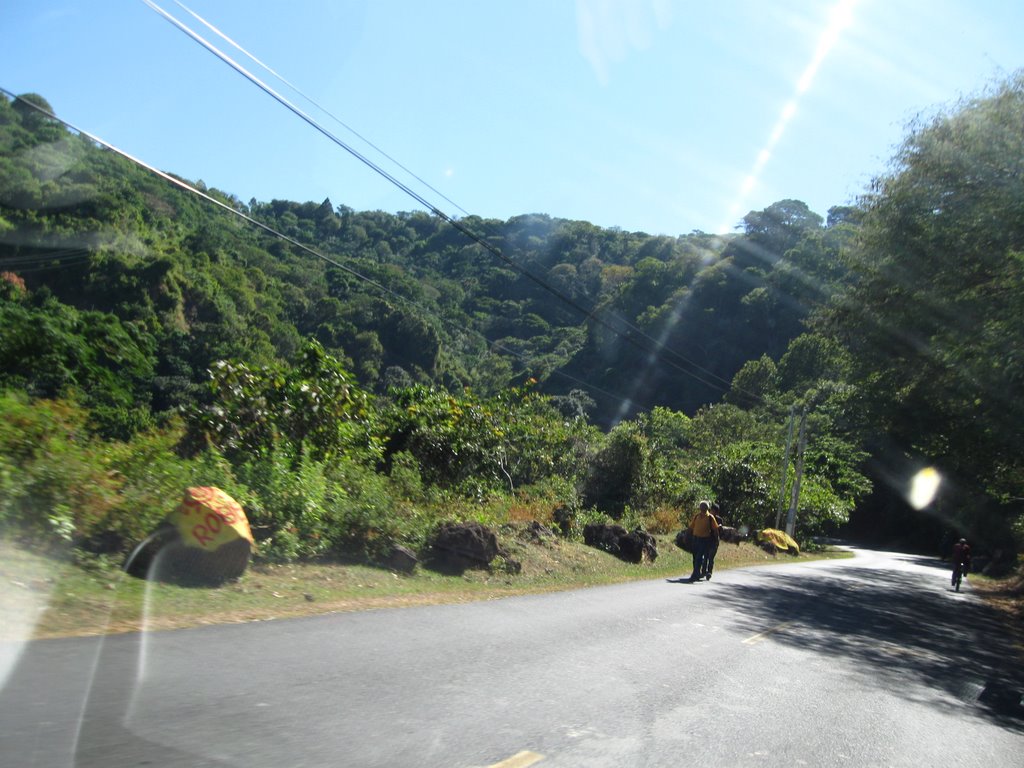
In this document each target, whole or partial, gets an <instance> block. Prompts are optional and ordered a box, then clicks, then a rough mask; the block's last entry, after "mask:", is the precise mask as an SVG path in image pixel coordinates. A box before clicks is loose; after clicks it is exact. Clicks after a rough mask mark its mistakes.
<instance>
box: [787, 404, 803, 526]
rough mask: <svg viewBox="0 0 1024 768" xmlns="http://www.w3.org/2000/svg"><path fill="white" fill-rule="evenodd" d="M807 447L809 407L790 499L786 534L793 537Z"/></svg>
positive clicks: (798, 445)
mask: <svg viewBox="0 0 1024 768" xmlns="http://www.w3.org/2000/svg"><path fill="white" fill-rule="evenodd" d="M806 447H807V407H806V406H805V407H804V409H803V412H802V413H801V414H800V438H799V439H798V440H797V446H796V474H795V475H794V477H793V491H792V493H791V494H790V497H789V514H788V515H787V516H786V533H787V534H789V535H790V536H792V535H793V530H794V528H795V527H796V505H797V502H798V501H800V479H801V478H802V477H803V474H804V448H806Z"/></svg>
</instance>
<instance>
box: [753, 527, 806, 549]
mask: <svg viewBox="0 0 1024 768" xmlns="http://www.w3.org/2000/svg"><path fill="white" fill-rule="evenodd" d="M757 538H758V541H770V542H771V543H772V544H774V545H775V548H776V549H778V550H780V551H782V552H790V553H791V554H794V555H799V554H800V545H799V544H797V543H796V542H795V541H793V537H791V536H790V535H789V534H787V533H786V532H785V531H780V530H778V529H776V528H765V529H764V530H763V531H761V532H760V533H759V534H758V535H757Z"/></svg>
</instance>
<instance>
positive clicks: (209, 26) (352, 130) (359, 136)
mask: <svg viewBox="0 0 1024 768" xmlns="http://www.w3.org/2000/svg"><path fill="white" fill-rule="evenodd" d="M174 2H175V4H176V5H178V6H179V7H180V8H182V9H183V10H184V11H185V12H186V13H188V14H190V15H191V16H192V17H193V18H195V19H196V20H197V21H199V22H200V23H201V24H203V25H204V26H205V27H206V28H207V29H209V30H210V31H211V32H213V33H214V34H215V35H217V36H218V37H220V38H221V39H223V40H224V41H225V42H227V43H228V44H229V45H231V46H232V47H234V48H236V49H237V50H238V51H240V52H241V53H242V54H244V55H245V56H247V57H248V58H250V59H251V60H252V61H254V62H255V63H256V64H258V65H259V66H261V67H262V68H263V69H265V70H266V71H267V72H269V73H270V74H272V75H273V76H274V77H276V78H277V79H278V80H280V81H281V82H282V83H284V84H285V85H287V86H288V87H289V88H291V89H292V91H294V92H295V93H297V94H298V95H299V96H301V97H302V98H303V99H305V100H306V102H307V103H309V104H312V105H313V106H314V107H316V108H317V109H319V110H320V111H321V112H323V113H324V114H325V115H327V116H328V117H329V118H331V119H332V120H333V121H334V122H336V123H337V124H338V125H340V126H341V127H342V128H344V129H345V130H347V131H348V132H349V133H351V134H352V135H353V136H355V137H356V138H357V139H359V140H360V141H362V142H363V143H365V144H366V145H367V146H369V147H371V148H372V149H374V150H375V151H377V152H378V153H380V155H381V156H383V157H385V158H387V159H388V160H390V161H391V162H392V163H394V164H395V165H396V166H398V167H399V168H401V169H402V170H403V171H405V172H406V173H407V174H409V175H410V176H411V177H412V178H414V179H416V181H418V182H419V183H420V184H422V185H423V186H425V187H426V188H427V189H429V190H430V191H431V192H433V193H434V194H436V195H438V196H439V197H441V198H442V199H444V200H445V201H447V202H449V203H451V204H452V205H453V206H455V208H457V209H458V210H460V211H462V213H464V214H466V215H467V216H470V215H471V214H470V212H469V211H467V210H466V209H465V208H463V207H462V206H460V205H459V204H458V203H456V202H455V201H454V200H452V199H451V198H450V197H447V196H446V195H445V194H444V193H443V192H441V191H440V190H438V189H437V188H436V187H433V186H431V185H430V183H429V182H427V181H425V180H424V179H423V178H421V177H420V176H417V175H416V174H415V173H413V171H411V170H410V169H409V168H407V167H406V166H404V165H402V164H401V163H400V162H399V161H398V160H396V159H395V158H394V157H392V156H391V155H389V154H388V153H387V152H385V151H384V150H383V149H381V148H380V147H378V146H377V145H376V144H374V143H373V142H372V141H370V140H369V139H368V138H366V137H365V136H363V135H362V134H360V133H359V132H358V131H357V130H356V129H355V128H353V127H352V126H350V125H348V124H346V123H345V122H344V121H343V120H342V119H341V118H339V117H337V116H336V115H335V114H334V113H332V112H331V111H330V110H329V109H327V108H326V107H324V106H323V105H322V104H320V103H318V102H317V101H316V100H314V99H313V98H312V97H311V96H309V95H307V94H306V93H304V92H303V91H302V90H301V89H300V88H299V87H298V86H297V85H295V84H294V83H292V82H290V81H289V80H288V79H287V78H285V77H284V76H282V75H281V74H279V73H278V72H276V71H275V70H274V69H273V68H271V67H270V66H269V65H268V64H266V63H264V62H263V61H261V60H260V59H258V58H257V57H256V56H254V55H253V54H252V53H250V52H249V51H247V50H246V49H245V48H243V47H242V46H241V45H239V44H238V43H237V42H235V41H234V40H232V39H231V38H230V37H228V36H227V35H226V34H224V32H222V31H221V30H219V29H218V28H217V27H215V26H214V25H213V24H212V23H210V22H209V21H207V20H206V19H204V18H203V17H202V16H200V15H199V14H198V13H196V12H195V11H193V10H192V9H191V8H189V7H188V6H187V5H185V4H184V3H182V2H180V1H179V0H174Z"/></svg>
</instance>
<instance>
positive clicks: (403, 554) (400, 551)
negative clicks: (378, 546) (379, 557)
mask: <svg viewBox="0 0 1024 768" xmlns="http://www.w3.org/2000/svg"><path fill="white" fill-rule="evenodd" d="M417 563H419V560H418V559H417V558H416V553H415V552H413V551H412V550H411V549H409V548H408V547H403V546H402V545H401V544H395V545H393V546H392V547H391V551H390V552H388V556H387V557H386V558H384V567H385V568H387V569H389V570H392V571H396V572H398V573H412V572H413V571H414V570H416V565H417Z"/></svg>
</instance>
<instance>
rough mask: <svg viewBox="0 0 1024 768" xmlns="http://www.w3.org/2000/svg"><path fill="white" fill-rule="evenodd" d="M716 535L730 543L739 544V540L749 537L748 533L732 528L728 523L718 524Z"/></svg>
mask: <svg viewBox="0 0 1024 768" xmlns="http://www.w3.org/2000/svg"><path fill="white" fill-rule="evenodd" d="M718 537H719V539H721V540H722V541H727V542H729V543H730V544H739V543H740V542H741V541H746V540H747V539H749V538H750V536H749V535H747V534H745V533H740V532H739V529H738V528H732V527H730V526H728V525H722V526H719V528H718Z"/></svg>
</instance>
